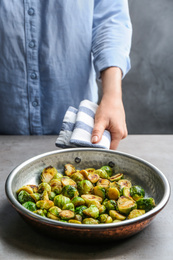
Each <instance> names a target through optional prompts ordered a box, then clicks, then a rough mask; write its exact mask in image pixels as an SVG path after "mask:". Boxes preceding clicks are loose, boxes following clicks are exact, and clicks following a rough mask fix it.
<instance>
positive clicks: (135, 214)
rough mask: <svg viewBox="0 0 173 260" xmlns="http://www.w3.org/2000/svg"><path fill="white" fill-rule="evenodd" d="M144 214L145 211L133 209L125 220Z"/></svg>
mask: <svg viewBox="0 0 173 260" xmlns="http://www.w3.org/2000/svg"><path fill="white" fill-rule="evenodd" d="M143 214H145V210H142V209H133V210H132V211H131V212H130V214H129V215H128V217H127V219H131V218H137V217H139V216H141V215H143Z"/></svg>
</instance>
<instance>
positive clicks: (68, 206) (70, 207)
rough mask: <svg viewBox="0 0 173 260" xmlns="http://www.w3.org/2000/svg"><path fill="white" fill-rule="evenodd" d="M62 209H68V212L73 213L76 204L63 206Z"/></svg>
mask: <svg viewBox="0 0 173 260" xmlns="http://www.w3.org/2000/svg"><path fill="white" fill-rule="evenodd" d="M62 209H68V210H71V211H74V210H75V209H74V204H73V203H67V204H65V205H64V206H63V208H62Z"/></svg>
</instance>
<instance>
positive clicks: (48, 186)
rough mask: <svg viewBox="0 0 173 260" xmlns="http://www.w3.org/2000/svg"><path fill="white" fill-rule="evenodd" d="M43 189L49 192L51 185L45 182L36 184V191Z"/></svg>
mask: <svg viewBox="0 0 173 260" xmlns="http://www.w3.org/2000/svg"><path fill="white" fill-rule="evenodd" d="M44 190H46V191H48V192H50V191H51V187H50V185H49V184H48V183H47V182H42V183H40V184H39V185H38V192H39V193H41V192H43V191H44Z"/></svg>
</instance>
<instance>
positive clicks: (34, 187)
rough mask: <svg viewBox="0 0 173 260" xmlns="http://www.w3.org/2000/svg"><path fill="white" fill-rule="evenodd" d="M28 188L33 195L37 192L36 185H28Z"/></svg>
mask: <svg viewBox="0 0 173 260" xmlns="http://www.w3.org/2000/svg"><path fill="white" fill-rule="evenodd" d="M27 186H29V187H31V189H32V191H33V192H34V193H35V192H38V186H37V185H33V184H30V185H27Z"/></svg>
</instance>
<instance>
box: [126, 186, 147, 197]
mask: <svg viewBox="0 0 173 260" xmlns="http://www.w3.org/2000/svg"><path fill="white" fill-rule="evenodd" d="M130 195H131V196H132V198H133V199H134V200H139V199H141V198H144V197H145V191H144V189H143V188H142V187H141V186H138V185H136V186H132V187H131V188H130Z"/></svg>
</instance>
